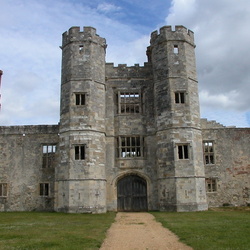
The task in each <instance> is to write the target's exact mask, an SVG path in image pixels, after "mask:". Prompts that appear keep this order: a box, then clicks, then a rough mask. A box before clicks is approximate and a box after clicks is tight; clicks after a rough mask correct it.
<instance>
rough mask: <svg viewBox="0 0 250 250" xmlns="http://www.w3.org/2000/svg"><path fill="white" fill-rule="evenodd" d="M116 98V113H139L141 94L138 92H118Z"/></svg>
mask: <svg viewBox="0 0 250 250" xmlns="http://www.w3.org/2000/svg"><path fill="white" fill-rule="evenodd" d="M118 100H119V101H118V102H119V103H118V105H119V109H118V113H121V114H129V113H130V114H131V113H140V106H141V96H140V93H139V92H119V93H118Z"/></svg>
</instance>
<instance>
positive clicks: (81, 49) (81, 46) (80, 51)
mask: <svg viewBox="0 0 250 250" xmlns="http://www.w3.org/2000/svg"><path fill="white" fill-rule="evenodd" d="M82 52H83V45H80V46H79V53H80V54H81V53H82Z"/></svg>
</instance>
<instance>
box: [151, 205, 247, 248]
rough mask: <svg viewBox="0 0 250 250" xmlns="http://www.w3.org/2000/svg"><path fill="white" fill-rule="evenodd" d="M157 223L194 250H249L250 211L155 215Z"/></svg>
mask: <svg viewBox="0 0 250 250" xmlns="http://www.w3.org/2000/svg"><path fill="white" fill-rule="evenodd" d="M152 214H153V215H154V216H155V218H156V220H157V221H159V222H161V223H162V225H163V226H164V227H166V228H168V229H170V230H171V231H172V232H173V233H175V234H176V235H178V237H179V238H180V240H181V241H182V242H184V243H186V244H187V245H189V246H191V247H193V248H194V249H195V250H203V249H205V250H209V249H213V250H215V249H216V250H219V249H227V250H230V249H231V250H244V249H246V250H249V249H250V210H249V208H248V209H247V208H242V209H240V208H238V209H232V208H227V209H226V208H224V209H216V210H213V211H212V210H209V211H204V212H189V213H167V212H152Z"/></svg>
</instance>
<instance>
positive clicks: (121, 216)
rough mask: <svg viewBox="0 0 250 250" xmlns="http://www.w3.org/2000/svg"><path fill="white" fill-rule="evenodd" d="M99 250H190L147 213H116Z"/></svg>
mask: <svg viewBox="0 0 250 250" xmlns="http://www.w3.org/2000/svg"><path fill="white" fill-rule="evenodd" d="M115 220H116V221H115V222H114V223H113V224H112V225H111V227H110V229H109V230H108V233H107V238H106V239H105V241H104V242H103V244H102V247H101V248H100V249H101V250H125V249H126V250H134V249H136V250H141V249H144V250H146V249H148V250H154V249H155V250H160V249H169V250H191V249H192V248H191V247H188V246H186V245H184V244H183V243H180V242H179V241H178V238H177V236H176V235H175V234H173V233H172V232H170V231H169V230H168V229H166V228H163V227H162V225H161V224H160V223H158V222H156V221H155V218H154V216H153V215H151V214H149V213H117V215H116V219H115Z"/></svg>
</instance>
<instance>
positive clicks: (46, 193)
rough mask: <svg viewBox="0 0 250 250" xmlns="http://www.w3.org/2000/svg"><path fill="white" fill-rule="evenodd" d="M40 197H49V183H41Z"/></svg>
mask: <svg viewBox="0 0 250 250" xmlns="http://www.w3.org/2000/svg"><path fill="white" fill-rule="evenodd" d="M40 196H49V183H40Z"/></svg>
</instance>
